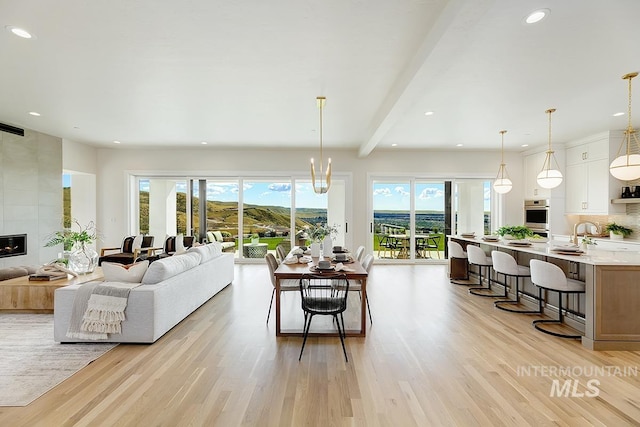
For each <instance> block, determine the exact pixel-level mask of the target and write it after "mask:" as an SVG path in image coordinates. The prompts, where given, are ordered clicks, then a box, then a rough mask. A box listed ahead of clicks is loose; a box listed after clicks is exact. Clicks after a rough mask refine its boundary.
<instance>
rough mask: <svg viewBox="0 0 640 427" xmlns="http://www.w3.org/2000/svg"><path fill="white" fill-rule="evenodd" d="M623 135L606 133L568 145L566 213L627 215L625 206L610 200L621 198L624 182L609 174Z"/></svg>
mask: <svg viewBox="0 0 640 427" xmlns="http://www.w3.org/2000/svg"><path fill="white" fill-rule="evenodd" d="M622 136H623V134H622V133H621V132H614V131H610V132H603V133H600V134H597V135H593V136H591V137H588V138H584V139H582V140H579V141H574V142H572V143H568V144H567V145H566V147H567V149H566V177H565V179H566V187H565V191H566V198H565V202H566V204H565V211H566V213H567V214H573V215H611V214H620V213H625V206H624V205H620V204H612V203H611V199H615V198H618V197H620V194H618V193H620V191H621V188H622V186H623V183H622V182H621V181H619V180H617V179H616V178H614V177H613V176H611V174H610V173H609V164H610V163H611V161H613V159H614V158H615V157H616V153H617V151H618V147H619V146H620V142H621V140H622Z"/></svg>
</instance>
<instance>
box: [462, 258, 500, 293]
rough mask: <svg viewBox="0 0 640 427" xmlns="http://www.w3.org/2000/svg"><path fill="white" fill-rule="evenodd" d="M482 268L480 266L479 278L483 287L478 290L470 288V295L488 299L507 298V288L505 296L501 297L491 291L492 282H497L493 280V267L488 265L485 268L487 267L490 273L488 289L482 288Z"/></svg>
mask: <svg viewBox="0 0 640 427" xmlns="http://www.w3.org/2000/svg"><path fill="white" fill-rule="evenodd" d="M482 267H483V266H481V265H478V270H479V272H480V274H479V275H478V276H479V280H480V286H481V287H477V288H469V293H470V294H472V295H477V296H479V297H488V298H496V297H497V298H506V297H507V295H506V289H507V288H506V287H505V294H504V295H500V294H496V293H493V290H492V289H491V282H495V280H493V279H492V278H491V266H489V265H486V266H485V267H487V270H488V271H489V272H488V274H487V287H486V288H485V287H484V286H482ZM481 291H491V293H486V292H481Z"/></svg>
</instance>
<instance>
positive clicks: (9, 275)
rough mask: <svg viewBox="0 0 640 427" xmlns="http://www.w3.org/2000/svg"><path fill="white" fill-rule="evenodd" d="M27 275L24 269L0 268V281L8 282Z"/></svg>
mask: <svg viewBox="0 0 640 427" xmlns="http://www.w3.org/2000/svg"><path fill="white" fill-rule="evenodd" d="M27 274H31V273H29V271H27V269H25V268H24V267H5V268H0V280H9V279H14V278H16V277H21V276H26V275H27Z"/></svg>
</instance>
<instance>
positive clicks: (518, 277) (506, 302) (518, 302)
mask: <svg viewBox="0 0 640 427" xmlns="http://www.w3.org/2000/svg"><path fill="white" fill-rule="evenodd" d="M504 276H505V280H504V285H505V288H504V293H505V294H506V293H507V287H506V285H507V275H504ZM512 277H515V278H516V299H515V300H500V301H496V302H494V303H493V305H494V306H495V307H496V308H499V309H500V310H504V311H510V312H512V313H521V314H541V313H542V299H541V298H538V310H517V309H514V308H510V307H503V306H502V304H505V305H509V304H510V305H519V304H520V289H519V286H518V285H519V283H520V276H512ZM505 296H506V295H505Z"/></svg>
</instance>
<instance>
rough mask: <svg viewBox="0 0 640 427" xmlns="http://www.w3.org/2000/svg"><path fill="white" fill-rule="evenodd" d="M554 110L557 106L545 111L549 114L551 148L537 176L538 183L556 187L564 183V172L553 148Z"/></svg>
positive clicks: (547, 186) (545, 186)
mask: <svg viewBox="0 0 640 427" xmlns="http://www.w3.org/2000/svg"><path fill="white" fill-rule="evenodd" d="M554 111H556V109H555V108H549V109H548V110H547V111H545V113H547V114H549V148H548V149H547V156H546V157H545V158H544V163H543V164H542V170H541V171H540V173H539V174H538V177H537V181H538V185H540V187H542V188H556V187H557V186H558V185H560V184H561V183H562V172H560V170H559V169H560V168H559V167H558V161H557V160H556V156H555V155H554V154H553V150H552V149H551V113H553V112H554ZM552 159H553V162H555V165H556V168H555V169H552V166H553V165H552V164H551V160H552Z"/></svg>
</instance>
